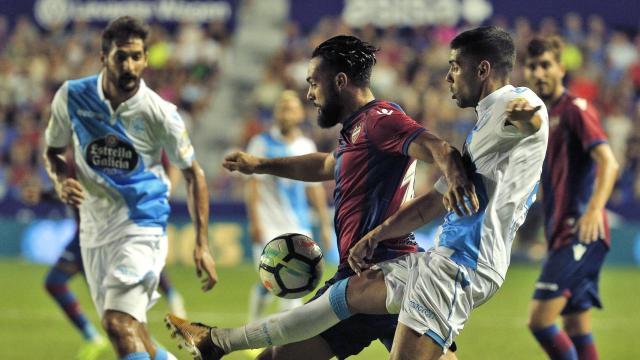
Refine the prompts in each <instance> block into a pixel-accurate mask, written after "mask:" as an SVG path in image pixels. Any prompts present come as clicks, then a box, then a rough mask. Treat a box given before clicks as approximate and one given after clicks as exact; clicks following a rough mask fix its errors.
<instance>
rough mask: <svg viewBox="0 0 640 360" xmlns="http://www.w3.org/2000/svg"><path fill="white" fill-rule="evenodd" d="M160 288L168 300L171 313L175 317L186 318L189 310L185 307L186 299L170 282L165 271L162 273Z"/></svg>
mask: <svg viewBox="0 0 640 360" xmlns="http://www.w3.org/2000/svg"><path fill="white" fill-rule="evenodd" d="M158 288H159V289H160V291H161V292H162V293H163V294H164V295H165V296H166V298H167V303H168V304H169V311H170V312H171V313H172V314H173V315H176V316H178V317H181V318H186V317H187V309H186V308H185V306H184V298H183V297H182V295H181V294H180V292H178V290H177V289H176V288H175V286H173V283H172V282H171V281H170V280H169V277H168V276H167V274H166V271H165V270H163V271H162V272H161V273H160V283H159V284H158Z"/></svg>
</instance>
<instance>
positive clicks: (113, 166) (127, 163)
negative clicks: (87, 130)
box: [85, 134, 138, 175]
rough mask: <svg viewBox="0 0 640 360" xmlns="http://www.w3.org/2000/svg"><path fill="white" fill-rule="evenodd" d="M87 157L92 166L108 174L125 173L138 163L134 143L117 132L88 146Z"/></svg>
mask: <svg viewBox="0 0 640 360" xmlns="http://www.w3.org/2000/svg"><path fill="white" fill-rule="evenodd" d="M85 159H86V161H87V164H89V166H91V168H93V169H96V170H100V171H102V172H104V173H106V174H108V175H124V174H127V173H129V172H130V171H131V170H133V169H135V168H136V166H137V165H138V153H137V152H136V150H135V149H134V148H133V145H131V144H129V143H128V142H126V141H123V140H121V139H120V138H119V137H118V136H117V135H115V134H108V135H107V136H105V137H104V138H98V139H95V140H94V141H93V142H91V143H90V144H89V146H87V148H86V151H85Z"/></svg>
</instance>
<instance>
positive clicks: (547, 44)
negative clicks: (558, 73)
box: [527, 36, 564, 63]
mask: <svg viewBox="0 0 640 360" xmlns="http://www.w3.org/2000/svg"><path fill="white" fill-rule="evenodd" d="M562 50H564V41H562V38H560V37H559V36H548V37H535V38H533V39H531V41H529V44H528V45H527V56H528V57H536V56H540V55H542V54H544V53H545V52H547V51H549V52H551V54H553V57H554V58H555V59H556V61H557V62H558V63H560V61H561V59H562Z"/></svg>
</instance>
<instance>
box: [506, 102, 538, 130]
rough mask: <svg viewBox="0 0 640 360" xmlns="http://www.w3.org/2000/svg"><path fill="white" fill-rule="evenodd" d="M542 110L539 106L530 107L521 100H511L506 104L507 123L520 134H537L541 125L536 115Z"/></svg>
mask: <svg viewBox="0 0 640 360" xmlns="http://www.w3.org/2000/svg"><path fill="white" fill-rule="evenodd" d="M540 108H542V106H541V105H538V106H531V104H529V102H528V101H527V100H525V99H523V98H518V99H514V100H511V101H510V102H509V103H508V104H507V122H508V123H509V124H511V125H513V126H515V127H516V128H517V129H518V130H519V131H520V132H521V133H522V134H525V135H531V134H533V133H535V132H537V131H538V130H539V129H540V126H541V125H542V120H541V119H540V116H538V114H536V113H537V112H538V110H540Z"/></svg>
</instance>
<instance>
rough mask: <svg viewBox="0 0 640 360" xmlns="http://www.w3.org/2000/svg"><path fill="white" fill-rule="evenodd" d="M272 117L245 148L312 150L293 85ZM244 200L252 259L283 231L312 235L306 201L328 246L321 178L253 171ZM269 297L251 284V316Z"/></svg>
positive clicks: (286, 152) (294, 302)
mask: <svg viewBox="0 0 640 360" xmlns="http://www.w3.org/2000/svg"><path fill="white" fill-rule="evenodd" d="M273 119H274V124H273V126H272V127H271V129H270V130H269V131H266V132H263V133H260V134H258V135H256V136H254V137H253V138H252V139H251V140H250V141H249V145H248V147H247V152H248V153H250V154H252V155H254V156H258V157H266V158H273V157H286V156H299V155H306V154H310V153H314V152H316V145H315V144H314V143H313V141H311V139H309V138H307V137H305V136H304V135H303V134H302V131H301V130H300V124H301V123H302V121H303V120H304V108H303V106H302V102H301V101H300V97H299V96H298V94H296V92H295V91H292V90H286V91H284V92H283V93H282V94H281V95H280V98H279V99H278V102H277V103H276V105H275V107H274V109H273ZM245 203H246V207H247V216H248V220H249V237H250V238H251V241H252V243H253V258H254V261H255V263H256V265H257V264H258V263H259V261H260V255H261V254H262V249H263V248H264V246H265V245H266V243H267V242H269V241H270V240H271V239H273V238H274V237H276V236H278V235H281V234H283V233H287V232H295V233H300V234H305V235H307V236H310V237H311V236H312V230H311V219H310V208H309V203H310V204H311V205H312V206H313V207H314V209H315V211H316V214H317V216H318V220H319V223H320V236H321V239H322V242H323V245H324V248H325V249H329V248H330V246H331V233H332V229H331V224H330V221H329V215H328V211H327V205H326V198H325V191H324V188H323V187H322V184H320V183H306V184H305V183H303V182H300V181H295V180H290V179H285V178H280V177H276V176H273V175H264V174H263V175H252V176H250V177H249V179H248V180H247V183H246V194H245ZM272 298H273V296H272V295H271V294H270V293H269V292H268V291H267V290H266V288H265V287H264V286H262V285H261V284H256V286H254V287H253V288H252V289H251V295H250V300H249V321H254V320H256V319H258V318H260V317H262V316H263V314H264V308H265V306H266V304H267V303H268V301H269V300H271V299H272ZM277 300H278V301H279V309H280V310H289V309H291V308H293V307H295V306H299V305H302V299H277Z"/></svg>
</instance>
